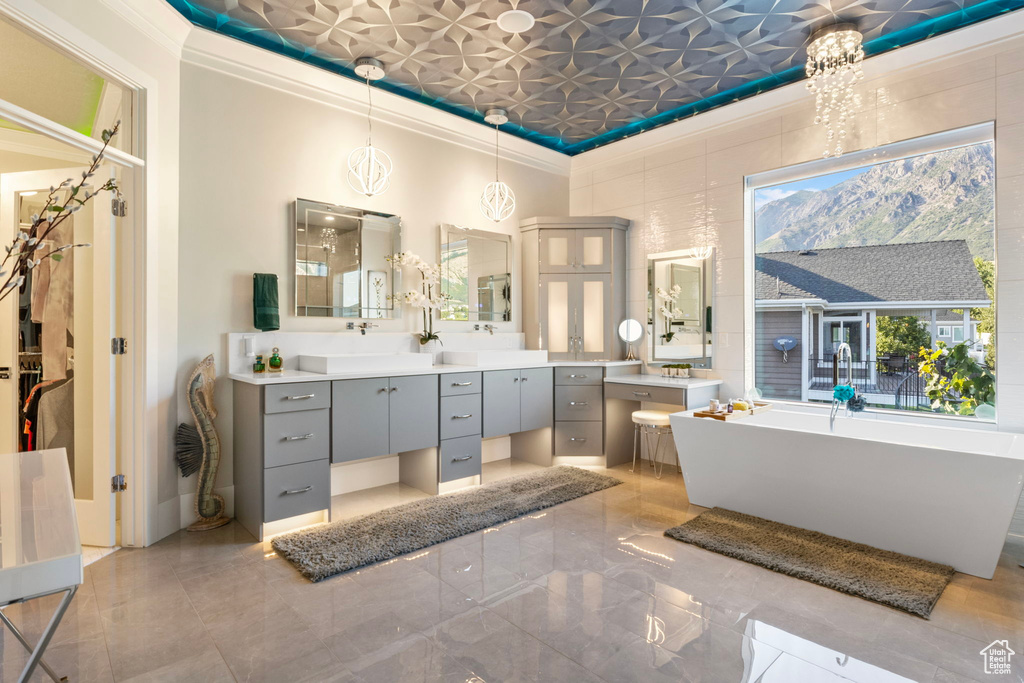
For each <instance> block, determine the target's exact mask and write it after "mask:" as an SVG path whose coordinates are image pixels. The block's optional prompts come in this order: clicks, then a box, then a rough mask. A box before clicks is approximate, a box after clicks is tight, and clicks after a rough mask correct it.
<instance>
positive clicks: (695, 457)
mask: <svg viewBox="0 0 1024 683" xmlns="http://www.w3.org/2000/svg"><path fill="white" fill-rule="evenodd" d="M828 410H829V409H828V407H827V406H823V407H821V408H820V409H819V408H817V407H816V406H815V407H806V406H792V407H786V406H781V405H776V407H775V409H774V410H770V411H767V412H764V413H760V414H757V415H752V416H750V417H746V418H743V419H740V420H731V421H728V422H722V421H719V420H711V419H705V418H697V417H694V416H693V413H692V411H690V412H682V413H675V414H673V415H672V416H671V422H672V433H673V434H674V435H675V440H676V450H677V452H678V453H679V462H680V466H681V467H682V472H683V478H684V480H685V482H686V492H687V495H688V496H689V499H690V502H691V503H693V504H695V505H700V506H704V507H716V506H718V507H723V508H728V509H730V510H735V511H737V512H743V513H746V514H749V515H756V516H758V517H763V518H765V519H770V520H773V521H776V522H782V523H784V524H791V525H793V526H798V527H802V528H804V529H811V530H813V531H820V532H822V533H825V534H830V535H832V536H838V537H839V538H845V539H848V540H851V541H856V542H858V543H866V544H868V545H872V546H875V547H877V548H882V549H885V550H892V551H895V552H899V553H904V554H906V555H911V556H914V557H920V558H922V559H925V560H931V561H933V562H941V563H943V564H948V565H952V566H953V568H955V569H956V570H957V571H961V572H965V573H967V574H973V575H975V576H980V577H982V578H986V579H990V578H992V575H993V573H994V572H995V568H996V563H997V562H998V560H999V554H1000V552H1001V550H1002V548H1003V543H1004V541H1005V540H1006V533H1007V531H1008V529H1009V527H1010V522H1011V520H1012V518H1013V513H1014V510H1015V509H1016V507H1017V501H1018V499H1019V498H1020V494H1021V487H1022V485H1024V435H1016V434H1009V433H1005V432H995V431H984V430H978V429H967V428H957V427H948V426H944V425H940V424H937V423H936V424H921V423H920V422H914V423H907V422H902V421H899V422H898V421H892V420H888V419H881V418H879V419H876V418H875V417H874V416H873V415H871V414H861V415H858V416H856V417H853V418H841V419H839V420H837V421H836V424H835V433H829V419H828V414H829V413H828Z"/></svg>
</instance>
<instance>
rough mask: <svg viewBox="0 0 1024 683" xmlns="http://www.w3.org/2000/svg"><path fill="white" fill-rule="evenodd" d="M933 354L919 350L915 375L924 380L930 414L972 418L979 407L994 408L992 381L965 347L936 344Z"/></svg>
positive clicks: (925, 350) (963, 345) (988, 372)
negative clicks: (919, 357)
mask: <svg viewBox="0 0 1024 683" xmlns="http://www.w3.org/2000/svg"><path fill="white" fill-rule="evenodd" d="M937 346H938V348H937V349H935V350H934V351H932V350H930V349H926V348H923V347H922V348H921V361H920V362H919V363H918V373H919V374H920V375H921V376H922V377H924V378H925V379H927V380H928V385H927V387H925V393H926V394H927V395H928V398H930V399H931V400H932V410H934V411H935V412H943V413H949V414H953V415H974V411H975V410H976V409H977V407H978V406H979V405H981V404H983V403H987V404H988V405H993V406H994V405H995V403H996V378H995V375H993V374H992V372H991V371H990V370H989V369H988V368H986V367H984V366H982V365H979V364H978V362H977V361H975V360H974V359H973V358H971V356H970V354H969V353H968V352H967V344H965V343H962V342H961V343H960V344H957V345H955V346H953V347H950V348H946V344H945V342H939V343H938V344H937Z"/></svg>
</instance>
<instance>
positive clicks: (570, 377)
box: [555, 366, 604, 385]
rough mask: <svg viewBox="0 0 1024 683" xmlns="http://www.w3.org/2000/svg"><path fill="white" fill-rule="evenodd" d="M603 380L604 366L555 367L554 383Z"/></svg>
mask: <svg viewBox="0 0 1024 683" xmlns="http://www.w3.org/2000/svg"><path fill="white" fill-rule="evenodd" d="M602 382H604V368H599V367H596V366H578V367H572V366H570V367H561V368H555V384H568V385H580V384H598V385H600V384H601V383H602Z"/></svg>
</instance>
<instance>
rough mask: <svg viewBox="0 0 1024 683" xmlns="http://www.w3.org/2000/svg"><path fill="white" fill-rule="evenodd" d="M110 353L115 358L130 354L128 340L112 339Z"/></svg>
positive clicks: (122, 338)
mask: <svg viewBox="0 0 1024 683" xmlns="http://www.w3.org/2000/svg"><path fill="white" fill-rule="evenodd" d="M110 353H111V354H113V355H115V356H123V355H124V354H126V353H128V340H127V339H125V338H124V337H114V338H113V339H111V340H110Z"/></svg>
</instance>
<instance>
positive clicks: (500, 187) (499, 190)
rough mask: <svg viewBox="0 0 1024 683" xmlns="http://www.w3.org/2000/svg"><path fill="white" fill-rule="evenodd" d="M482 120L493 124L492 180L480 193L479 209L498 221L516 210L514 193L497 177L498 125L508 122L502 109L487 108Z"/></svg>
mask: <svg viewBox="0 0 1024 683" xmlns="http://www.w3.org/2000/svg"><path fill="white" fill-rule="evenodd" d="M484 121H486V122H487V123H489V124H491V125H493V126H494V182H493V183H487V186H486V187H485V188H484V193H483V194H482V195H480V211H481V212H483V214H484V216H486V217H487V218H489V219H490V220H492V221H494V222H495V223H500V222H501V221H503V220H505V219H506V218H508V217H509V216H511V215H512V212H513V211H515V210H516V194H515V192H513V191H512V188H511V187H509V186H508V185H506V184H505V183H503V182H501V180H499V179H498V126H500V125H502V124H503V123H508V115H507V114H506V112H505V110H504V109H488V110H487V112H486V115H485V116H484Z"/></svg>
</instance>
